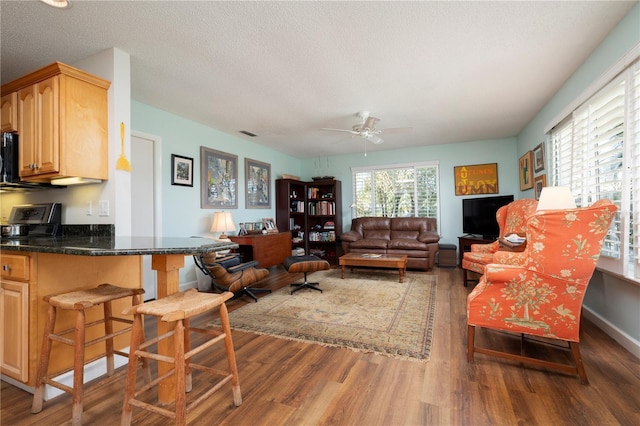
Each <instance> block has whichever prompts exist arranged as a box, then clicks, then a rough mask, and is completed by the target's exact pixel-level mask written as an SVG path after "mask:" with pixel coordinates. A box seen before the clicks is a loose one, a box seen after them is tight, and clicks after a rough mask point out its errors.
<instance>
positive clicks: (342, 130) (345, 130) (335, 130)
mask: <svg viewBox="0 0 640 426" xmlns="http://www.w3.org/2000/svg"><path fill="white" fill-rule="evenodd" d="M320 130H328V131H330V132H345V133H351V134H354V135H357V134H358V132H355V131H353V130H347V129H330V128H327V127H323V128H322V129H320Z"/></svg>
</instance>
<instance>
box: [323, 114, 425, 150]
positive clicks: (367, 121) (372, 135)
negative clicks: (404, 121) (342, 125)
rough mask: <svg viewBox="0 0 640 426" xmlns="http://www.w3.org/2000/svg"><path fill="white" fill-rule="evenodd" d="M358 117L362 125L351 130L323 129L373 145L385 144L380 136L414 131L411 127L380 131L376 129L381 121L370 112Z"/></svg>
mask: <svg viewBox="0 0 640 426" xmlns="http://www.w3.org/2000/svg"><path fill="white" fill-rule="evenodd" d="M356 116H357V117H359V118H360V120H361V121H360V123H358V124H356V125H354V126H353V127H352V128H351V130H348V129H330V128H326V127H325V128H322V130H329V131H332V132H346V133H351V134H352V135H354V136H360V137H361V138H363V139H365V140H368V141H369V142H371V143H374V144H376V145H378V144H381V143H382V142H384V139H382V138H381V137H380V136H379V135H380V134H382V133H384V134H389V133H409V132H412V131H413V128H411V127H396V128H390V129H378V128H376V124H378V122H379V121H380V119H379V118H376V117H372V116H370V115H369V111H360V112H359V113H357V114H356Z"/></svg>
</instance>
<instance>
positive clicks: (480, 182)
mask: <svg viewBox="0 0 640 426" xmlns="http://www.w3.org/2000/svg"><path fill="white" fill-rule="evenodd" d="M453 177H454V183H455V187H456V195H474V194H497V193H498V163H490V164H474V165H469V166H455V167H454V168H453Z"/></svg>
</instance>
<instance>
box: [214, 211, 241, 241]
mask: <svg viewBox="0 0 640 426" xmlns="http://www.w3.org/2000/svg"><path fill="white" fill-rule="evenodd" d="M235 230H236V226H235V225H234V223H233V217H231V212H215V213H214V214H213V224H212V225H211V232H220V236H219V237H218V239H219V240H228V239H229V237H228V236H227V235H226V234H225V232H227V231H230V232H233V231H235Z"/></svg>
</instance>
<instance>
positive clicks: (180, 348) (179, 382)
mask: <svg viewBox="0 0 640 426" xmlns="http://www.w3.org/2000/svg"><path fill="white" fill-rule="evenodd" d="M173 339H174V343H173V344H174V348H175V351H174V355H173V356H174V360H173V362H174V368H175V374H174V378H175V386H176V402H175V407H176V425H180V426H181V425H186V424H187V396H186V384H185V366H184V364H185V361H184V339H185V337H184V323H183V322H182V320H178V321H176V325H175V328H174V334H173Z"/></svg>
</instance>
